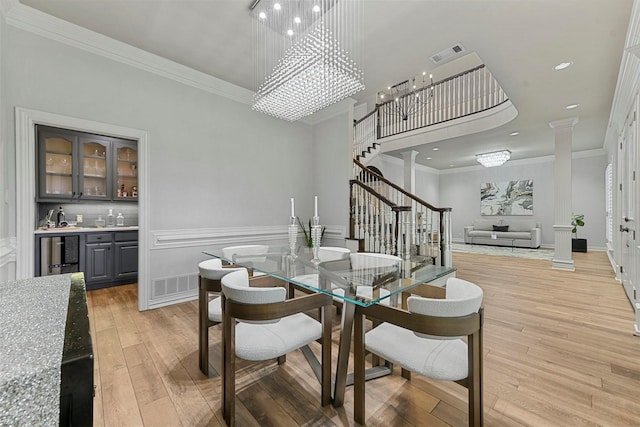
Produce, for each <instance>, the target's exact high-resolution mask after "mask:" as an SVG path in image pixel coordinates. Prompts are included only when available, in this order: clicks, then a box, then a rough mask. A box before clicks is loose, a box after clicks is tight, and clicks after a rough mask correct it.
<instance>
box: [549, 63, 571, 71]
mask: <svg viewBox="0 0 640 427" xmlns="http://www.w3.org/2000/svg"><path fill="white" fill-rule="evenodd" d="M572 65H573V61H569V62H561V63H559V64H558V65H556V66H555V67H553V69H554V70H556V71H560V70H564V69H565V68H569V67H570V66H572Z"/></svg>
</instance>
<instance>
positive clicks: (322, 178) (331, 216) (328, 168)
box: [301, 113, 353, 246]
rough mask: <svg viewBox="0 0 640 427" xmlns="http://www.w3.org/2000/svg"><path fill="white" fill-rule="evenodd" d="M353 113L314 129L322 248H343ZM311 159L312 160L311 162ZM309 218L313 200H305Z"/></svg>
mask: <svg viewBox="0 0 640 427" xmlns="http://www.w3.org/2000/svg"><path fill="white" fill-rule="evenodd" d="M352 129H353V119H352V114H348V113H347V114H340V115H337V116H335V117H332V118H330V119H328V120H325V121H324V122H322V123H319V124H318V125H316V126H314V129H313V141H314V144H313V158H312V162H311V161H310V162H309V163H310V164H312V165H313V175H314V193H315V194H317V195H318V214H319V216H320V223H321V224H322V225H327V226H328V228H327V229H326V230H325V235H324V239H323V243H322V244H323V245H325V246H344V237H345V236H346V235H348V226H349V179H351V168H352V165H353V162H352V160H351V140H350V136H351V133H352ZM310 160H311V159H310ZM304 203H305V209H306V211H307V212H308V216H306V217H302V216H301V219H302V218H311V216H312V215H313V198H311V197H307V198H305V199H304Z"/></svg>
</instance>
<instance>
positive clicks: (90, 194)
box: [79, 136, 111, 199]
mask: <svg viewBox="0 0 640 427" xmlns="http://www.w3.org/2000/svg"><path fill="white" fill-rule="evenodd" d="M79 143H80V151H81V153H82V158H81V161H82V168H81V170H82V173H81V176H80V180H81V183H82V184H81V186H80V187H81V189H82V190H81V192H82V196H81V197H82V198H83V199H111V182H110V180H109V174H108V171H109V166H110V162H109V157H110V156H109V154H110V144H111V142H110V141H108V140H103V139H101V138H99V137H94V136H92V137H80V139H79Z"/></svg>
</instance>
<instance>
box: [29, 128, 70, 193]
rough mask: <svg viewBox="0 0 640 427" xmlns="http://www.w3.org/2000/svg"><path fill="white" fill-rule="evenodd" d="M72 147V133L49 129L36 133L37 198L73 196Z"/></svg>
mask: <svg viewBox="0 0 640 427" xmlns="http://www.w3.org/2000/svg"><path fill="white" fill-rule="evenodd" d="M74 146H75V136H74V135H73V134H69V133H65V132H64V131H59V130H57V129H53V128H46V129H41V130H40V131H39V133H38V148H39V156H38V158H39V160H40V162H39V163H40V164H39V165H38V170H39V179H38V190H39V191H38V195H39V197H40V198H50V199H69V198H73V197H76V194H77V187H78V184H77V177H76V175H75V174H74V172H75V166H74V163H75V162H76V159H75V156H74Z"/></svg>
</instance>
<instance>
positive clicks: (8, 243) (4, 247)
mask: <svg viewBox="0 0 640 427" xmlns="http://www.w3.org/2000/svg"><path fill="white" fill-rule="evenodd" d="M9 280H16V239H15V238H10V239H0V282H6V281H9Z"/></svg>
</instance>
